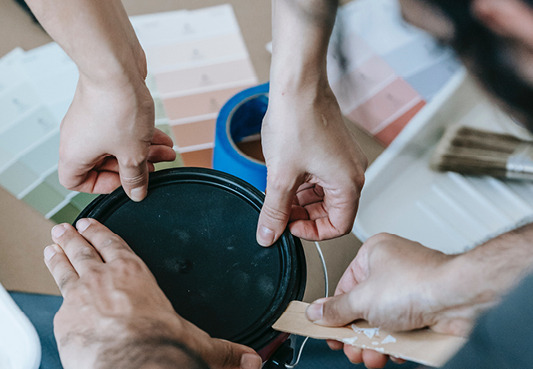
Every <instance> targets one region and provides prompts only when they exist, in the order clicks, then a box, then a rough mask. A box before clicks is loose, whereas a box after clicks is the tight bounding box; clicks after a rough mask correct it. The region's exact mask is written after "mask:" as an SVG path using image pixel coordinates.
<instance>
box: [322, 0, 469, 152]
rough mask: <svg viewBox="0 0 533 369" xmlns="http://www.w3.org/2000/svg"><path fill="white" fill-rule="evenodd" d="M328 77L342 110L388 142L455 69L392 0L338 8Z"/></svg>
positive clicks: (362, 0) (448, 54)
mask: <svg viewBox="0 0 533 369" xmlns="http://www.w3.org/2000/svg"><path fill="white" fill-rule="evenodd" d="M337 19H338V20H337V23H336V25H335V28H334V31H333V35H332V39H331V43H330V47H329V53H328V77H329V80H330V84H331V87H332V89H333V92H334V93H335V95H336V96H337V99H338V101H339V105H340V107H341V110H342V112H343V114H344V115H346V116H347V117H348V118H349V119H350V120H352V121H353V122H354V123H356V124H357V125H359V126H361V127H363V128H364V129H366V130H367V131H368V132H369V133H371V134H372V135H374V137H376V138H377V139H378V140H379V141H380V142H382V143H383V144H384V145H389V144H390V143H391V142H392V141H393V140H394V138H395V137H396V136H397V135H398V134H399V133H400V132H401V131H402V129H403V128H404V127H405V126H406V125H407V124H408V123H409V121H410V120H411V119H412V118H413V117H414V116H415V115H416V113H418V111H420V109H422V107H424V106H425V105H426V103H427V102H429V101H430V100H431V99H432V98H433V97H434V96H435V95H436V94H437V92H439V91H440V90H441V89H442V87H444V85H445V84H446V83H447V82H448V81H449V80H450V78H451V77H452V76H453V75H454V74H455V73H457V72H458V71H459V70H460V68H461V65H460V63H459V62H458V60H457V59H456V57H455V55H454V53H453V52H452V51H451V49H449V48H447V47H444V46H442V45H440V44H439V43H438V42H437V41H436V40H435V39H433V38H432V37H431V36H429V35H428V34H426V33H424V32H422V31H421V30H419V29H416V28H415V27H413V26H411V25H409V24H407V23H406V22H405V21H404V20H403V19H402V16H401V10H400V7H399V3H398V1H396V0H358V1H353V2H350V3H348V4H346V5H345V6H343V7H342V8H341V9H340V10H339V14H338V18H337Z"/></svg>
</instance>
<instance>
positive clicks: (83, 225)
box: [76, 218, 91, 233]
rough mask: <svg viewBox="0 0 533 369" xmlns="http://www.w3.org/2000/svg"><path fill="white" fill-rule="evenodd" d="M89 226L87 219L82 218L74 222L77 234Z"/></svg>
mask: <svg viewBox="0 0 533 369" xmlns="http://www.w3.org/2000/svg"><path fill="white" fill-rule="evenodd" d="M90 225H91V222H90V221H89V219H86V218H83V219H80V220H78V221H77V222H76V229H77V230H78V232H80V233H81V232H83V231H85V230H86V229H87V228H88V227H89V226H90Z"/></svg>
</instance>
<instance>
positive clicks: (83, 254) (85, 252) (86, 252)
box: [73, 247, 96, 261]
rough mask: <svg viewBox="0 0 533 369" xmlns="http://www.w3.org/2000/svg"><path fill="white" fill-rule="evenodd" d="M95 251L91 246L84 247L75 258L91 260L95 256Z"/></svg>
mask: <svg viewBox="0 0 533 369" xmlns="http://www.w3.org/2000/svg"><path fill="white" fill-rule="evenodd" d="M95 256H96V255H95V253H94V251H93V250H91V249H90V248H89V247H82V248H81V249H80V250H78V251H77V252H76V253H75V254H74V257H73V259H75V260H78V261H84V260H91V259H94V258H95Z"/></svg>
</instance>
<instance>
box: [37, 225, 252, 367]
mask: <svg viewBox="0 0 533 369" xmlns="http://www.w3.org/2000/svg"><path fill="white" fill-rule="evenodd" d="M76 227H77V229H78V231H76V229H74V227H72V226H71V225H68V224H60V225H57V226H55V227H54V228H53V230H52V238H53V240H54V242H55V243H56V244H55V245H52V246H48V247H47V248H46V249H45V251H44V255H45V263H46V265H47V267H48V269H49V270H50V272H51V273H52V275H53V277H54V279H55V281H56V283H57V285H58V286H59V288H60V290H61V294H62V295H63V297H64V300H63V304H62V306H61V308H60V309H59V312H58V313H57V314H56V316H55V319H54V333H55V336H56V340H57V343H58V348H59V354H60V358H61V362H62V364H63V367H64V368H65V369H70V368H76V369H80V368H81V369H83V368H91V369H93V368H113V369H121V368H128V369H136V368H139V369H140V368H148V367H149V368H176V367H187V368H205V367H206V364H207V365H208V366H209V367H210V368H219V369H234V368H243V369H251V368H257V369H258V368H260V367H261V358H260V357H259V356H258V355H257V354H256V353H255V352H254V351H253V350H252V349H251V348H248V347H246V346H243V345H238V344H234V343H231V342H228V341H225V340H220V339H213V338H211V337H210V336H209V335H208V334H207V333H206V332H204V331H202V330H200V329H199V328H198V327H196V326H195V325H193V324H192V323H190V322H188V321H186V320H184V319H183V318H181V317H180V316H179V315H178V314H176V312H175V311H174V310H173V308H172V305H171V303H170V301H169V300H168V299H167V298H166V296H165V295H164V294H163V292H162V291H161V289H160V288H159V286H158V285H157V282H156V280H155V278H154V277H153V275H152V273H151V272H150V271H149V270H148V268H147V266H146V265H145V264H144V263H143V261H142V260H141V259H140V258H139V257H138V256H137V255H135V254H134V253H133V251H132V250H131V249H130V248H129V247H128V245H127V244H126V243H125V242H124V241H123V240H122V239H121V238H120V237H119V236H117V235H116V234H114V233H112V232H111V231H110V230H109V229H107V228H106V227H105V226H103V225H102V224H100V223H98V222H97V221H96V220H93V219H81V220H79V221H78V222H77V224H76ZM78 232H79V233H78Z"/></svg>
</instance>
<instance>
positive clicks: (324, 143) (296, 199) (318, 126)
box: [257, 81, 367, 246]
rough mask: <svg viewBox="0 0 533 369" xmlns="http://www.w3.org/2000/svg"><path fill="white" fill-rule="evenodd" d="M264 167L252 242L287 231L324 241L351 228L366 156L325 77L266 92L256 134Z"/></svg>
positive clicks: (270, 239)
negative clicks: (261, 200) (261, 198)
mask: <svg viewBox="0 0 533 369" xmlns="http://www.w3.org/2000/svg"><path fill="white" fill-rule="evenodd" d="M261 139H262V144H263V153H264V156H265V161H266V166H267V170H268V175H267V188H266V197H265V202H264V205H263V208H262V210H261V214H260V216H259V222H258V227H257V241H258V243H259V244H261V245H263V246H270V245H272V244H273V243H274V242H275V241H276V240H277V239H278V238H279V237H280V236H281V234H282V233H283V231H284V230H285V228H286V226H287V224H288V226H289V229H290V231H291V233H292V234H294V235H295V236H297V237H301V238H304V239H307V240H324V239H330V238H334V237H338V236H341V235H343V234H346V233H348V232H350V231H351V229H352V226H353V222H354V219H355V214H356V212H357V207H358V203H359V194H360V192H361V189H362V187H363V183H364V171H365V169H366V166H367V160H366V157H365V156H364V154H363V153H362V151H361V150H360V148H359V146H358V144H357V142H356V141H355V139H354V137H353V135H352V134H351V132H350V131H349V130H348V129H347V127H346V126H345V124H344V121H343V118H342V115H341V112H340V108H339V105H338V103H337V100H336V98H335V96H334V95H333V92H332V91H331V89H330V88H329V85H328V83H327V81H325V82H323V83H321V84H319V85H318V86H317V85H314V86H313V87H310V88H304V89H301V90H298V91H294V90H292V91H290V92H287V93H285V92H281V91H277V90H275V89H274V90H271V91H270V97H269V107H268V111H267V113H266V116H265V119H264V121H263V128H262V132H261Z"/></svg>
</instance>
